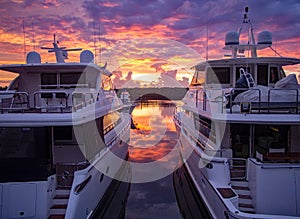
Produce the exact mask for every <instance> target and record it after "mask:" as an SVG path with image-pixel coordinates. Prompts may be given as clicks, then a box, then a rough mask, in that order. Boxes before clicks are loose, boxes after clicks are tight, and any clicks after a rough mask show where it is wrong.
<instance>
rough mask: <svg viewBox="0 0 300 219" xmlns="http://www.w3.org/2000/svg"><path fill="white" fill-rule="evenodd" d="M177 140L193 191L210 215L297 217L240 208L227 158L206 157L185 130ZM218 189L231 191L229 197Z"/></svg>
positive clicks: (244, 217) (218, 216) (270, 218)
mask: <svg viewBox="0 0 300 219" xmlns="http://www.w3.org/2000/svg"><path fill="white" fill-rule="evenodd" d="M180 143H181V156H182V160H183V162H184V165H185V166H186V168H187V170H188V173H189V176H190V178H191V180H192V182H193V183H194V185H195V187H196V189H197V192H198V193H199V194H200V196H201V198H202V199H203V200H204V202H205V204H206V207H207V209H208V210H209V211H210V213H211V215H212V217H213V218H218V219H219V218H243V219H246V218H249V219H250V218H265V219H276V218H277V219H279V218H281V219H283V218H290V219H291V218H299V217H297V216H284V215H274V214H272V215H268V214H258V213H255V212H250V213H248V212H247V211H241V209H240V208H239V198H238V194H237V193H236V191H235V190H234V189H232V185H231V181H230V169H229V161H228V160H227V159H226V158H219V157H215V158H212V159H211V160H210V159H209V157H207V155H205V154H204V153H203V151H202V150H201V149H200V148H198V147H197V146H196V145H195V143H194V142H193V141H192V140H191V136H190V135H189V136H187V135H186V134H185V133H181V137H180ZM191 150H192V152H191ZM190 152H191V154H190ZM203 164H204V165H203ZM206 164H209V165H206ZM220 189H225V190H226V189H227V191H228V190H229V191H231V192H232V194H231V197H224V196H223V195H222V194H221V192H220Z"/></svg>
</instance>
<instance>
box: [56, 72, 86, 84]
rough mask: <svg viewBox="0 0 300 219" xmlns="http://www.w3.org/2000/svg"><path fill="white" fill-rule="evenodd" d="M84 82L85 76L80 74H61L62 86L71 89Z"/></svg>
mask: <svg viewBox="0 0 300 219" xmlns="http://www.w3.org/2000/svg"><path fill="white" fill-rule="evenodd" d="M84 81H85V80H84V75H82V74H81V73H80V72H76V73H61V74H60V85H61V86H64V85H66V86H70V87H76V86H77V85H80V84H83V83H82V82H84Z"/></svg>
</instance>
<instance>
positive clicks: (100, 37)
mask: <svg viewBox="0 0 300 219" xmlns="http://www.w3.org/2000/svg"><path fill="white" fill-rule="evenodd" d="M98 40H99V47H100V48H99V58H100V64H101V61H102V58H101V50H102V48H101V20H100V22H99V39H98Z"/></svg>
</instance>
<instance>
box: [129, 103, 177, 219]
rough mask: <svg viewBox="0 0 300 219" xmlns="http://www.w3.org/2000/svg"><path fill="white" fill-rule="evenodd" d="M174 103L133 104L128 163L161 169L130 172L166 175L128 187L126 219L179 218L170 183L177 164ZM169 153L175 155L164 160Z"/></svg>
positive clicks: (171, 183)
mask: <svg viewBox="0 0 300 219" xmlns="http://www.w3.org/2000/svg"><path fill="white" fill-rule="evenodd" d="M175 104H177V103H176V102H172V101H150V102H147V103H143V104H139V105H137V106H136V107H135V109H134V110H133V112H132V119H133V123H134V124H135V126H136V129H132V130H131V132H130V138H131V139H130V147H129V160H130V161H131V162H132V163H150V162H153V161H157V160H160V162H161V166H159V167H157V168H156V169H152V170H149V172H148V170H145V169H142V168H141V169H138V170H135V169H133V173H134V172H136V174H141V175H143V174H145V173H146V174H148V175H155V173H154V172H155V171H160V172H163V171H166V169H168V171H166V172H168V173H169V175H166V176H165V177H163V178H159V179H157V180H153V181H151V182H150V181H148V182H146V183H132V184H131V188H130V192H129V196H128V200H127V205H126V213H125V218H126V219H139V218H144V219H152V218H164V219H180V218H182V215H181V213H180V210H179V208H178V204H177V200H176V195H175V192H174V188H173V180H172V173H173V171H175V169H176V168H177V166H178V161H179V150H178V145H177V142H178V136H177V134H176V127H175V124H174V122H173V119H172V118H173V115H174V113H175V111H176V105H175ZM172 150H174V151H175V153H173V154H172V153H170V154H172V155H171V156H170V157H168V158H167V156H166V155H169V152H171V151H172ZM151 171H152V172H151Z"/></svg>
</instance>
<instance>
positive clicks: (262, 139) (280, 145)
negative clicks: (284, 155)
mask: <svg viewBox="0 0 300 219" xmlns="http://www.w3.org/2000/svg"><path fill="white" fill-rule="evenodd" d="M288 130H289V127H288V126H284V125H282V126H276V125H271V126H270V125H256V126H255V132H254V133H255V136H254V140H255V146H256V149H257V150H258V151H260V152H269V150H270V148H271V150H272V149H282V151H285V150H286V148H287V146H288Z"/></svg>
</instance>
